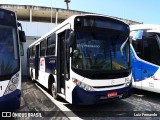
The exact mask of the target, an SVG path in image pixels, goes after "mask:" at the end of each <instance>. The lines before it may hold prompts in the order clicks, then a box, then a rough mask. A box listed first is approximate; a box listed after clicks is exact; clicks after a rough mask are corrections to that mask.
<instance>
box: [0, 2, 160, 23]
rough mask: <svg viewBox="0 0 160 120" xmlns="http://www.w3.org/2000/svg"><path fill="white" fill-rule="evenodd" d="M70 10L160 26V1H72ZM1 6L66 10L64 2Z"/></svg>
mask: <svg viewBox="0 0 160 120" xmlns="http://www.w3.org/2000/svg"><path fill="white" fill-rule="evenodd" d="M70 1H71V2H70V3H69V9H71V10H77V11H85V12H92V13H98V14H104V15H109V16H114V17H120V18H124V19H128V20H133V21H137V22H143V23H145V24H160V13H159V12H160V0H70ZM0 4H17V5H36V6H46V7H54V8H63V9H66V3H65V2H64V0H0Z"/></svg>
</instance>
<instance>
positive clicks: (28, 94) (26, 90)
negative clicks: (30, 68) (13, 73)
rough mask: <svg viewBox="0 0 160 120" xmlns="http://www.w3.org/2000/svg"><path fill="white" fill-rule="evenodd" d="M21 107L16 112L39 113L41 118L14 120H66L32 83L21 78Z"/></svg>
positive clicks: (17, 118) (27, 79)
mask: <svg viewBox="0 0 160 120" xmlns="http://www.w3.org/2000/svg"><path fill="white" fill-rule="evenodd" d="M21 92H22V95H21V106H20V109H19V110H18V111H16V112H22V113H23V112H24V113H25V114H26V113H27V112H29V113H35V112H37V113H39V112H40V113H41V115H42V117H38V118H36V117H35V118H32V117H30V118H19V117H16V118H15V119H16V120H41V119H42V120H46V119H47V120H53V119H54V120H55V119H58V120H67V119H68V118H67V117H66V116H65V114H64V113H63V112H61V110H60V109H59V108H58V107H57V106H56V105H55V104H54V103H53V102H52V101H51V100H50V99H49V98H48V97H47V96H46V95H45V94H44V93H43V92H42V91H41V90H40V89H39V88H38V87H37V86H36V85H35V84H33V83H32V81H31V80H30V79H29V78H27V77H23V80H22V91H21Z"/></svg>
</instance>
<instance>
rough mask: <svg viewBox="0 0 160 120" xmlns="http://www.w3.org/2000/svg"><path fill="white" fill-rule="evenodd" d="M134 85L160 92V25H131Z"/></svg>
mask: <svg viewBox="0 0 160 120" xmlns="http://www.w3.org/2000/svg"><path fill="white" fill-rule="evenodd" d="M130 30H131V33H130V39H131V63H132V75H133V82H132V83H133V87H134V88H138V89H143V90H147V91H152V92H156V93H160V86H159V85H160V76H159V74H160V55H159V54H160V25H153V24H137V25H131V26H130Z"/></svg>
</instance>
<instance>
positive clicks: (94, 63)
mask: <svg viewBox="0 0 160 120" xmlns="http://www.w3.org/2000/svg"><path fill="white" fill-rule="evenodd" d="M126 40H127V36H121V35H120V34H117V35H116V34H115V35H113V36H112V35H107V34H106V33H101V34H97V33H93V32H77V34H76V47H75V49H74V51H73V67H74V68H76V69H85V70H94V71H96V70H105V71H108V70H122V69H128V67H129V66H128V61H129V57H128V56H129V44H125V45H124V48H123V49H122V50H123V51H121V46H122V44H123V43H124V42H125V41H126Z"/></svg>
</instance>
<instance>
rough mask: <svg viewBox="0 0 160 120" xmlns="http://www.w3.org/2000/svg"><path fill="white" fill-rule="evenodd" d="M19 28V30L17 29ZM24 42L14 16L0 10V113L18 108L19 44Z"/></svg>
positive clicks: (19, 89)
mask: <svg viewBox="0 0 160 120" xmlns="http://www.w3.org/2000/svg"><path fill="white" fill-rule="evenodd" d="M18 27H20V28H18ZM21 42H25V35H24V31H22V26H21V24H20V23H18V22H17V17H16V14H15V13H14V12H12V11H9V10H5V9H0V111H2V112H4V111H13V110H15V109H18V108H19V107H20V91H21V59H20V43H21Z"/></svg>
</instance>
